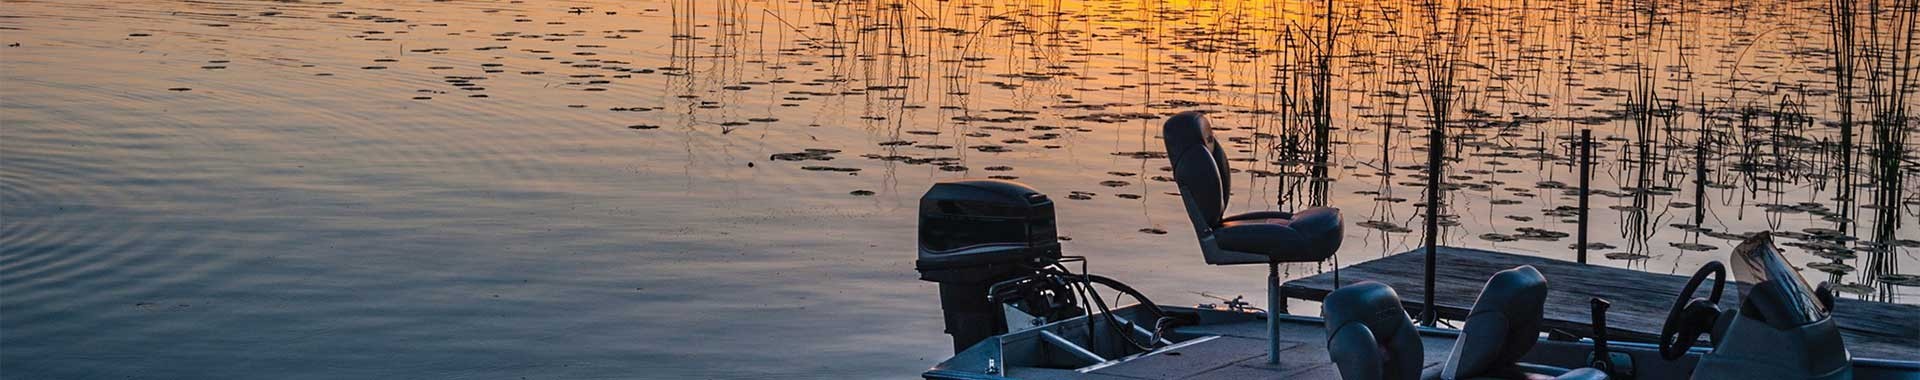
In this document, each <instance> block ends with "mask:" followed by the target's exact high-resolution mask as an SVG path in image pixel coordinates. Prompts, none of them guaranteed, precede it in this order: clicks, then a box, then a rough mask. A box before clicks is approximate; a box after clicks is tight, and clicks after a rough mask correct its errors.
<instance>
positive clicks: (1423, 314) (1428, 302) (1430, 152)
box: [1420, 126, 1446, 327]
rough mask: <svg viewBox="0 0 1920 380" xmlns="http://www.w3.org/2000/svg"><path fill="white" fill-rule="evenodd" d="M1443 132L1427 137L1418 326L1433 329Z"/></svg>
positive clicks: (1443, 144)
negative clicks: (1424, 246)
mask: <svg viewBox="0 0 1920 380" xmlns="http://www.w3.org/2000/svg"><path fill="white" fill-rule="evenodd" d="M1445 134H1446V130H1445V129H1443V128H1442V127H1439V126H1435V127H1434V128H1433V131H1432V132H1430V133H1428V134H1427V137H1428V138H1427V236H1426V237H1427V263H1426V264H1427V268H1426V285H1427V288H1426V291H1425V293H1426V294H1424V295H1422V298H1425V299H1424V302H1425V303H1422V304H1421V306H1420V323H1421V324H1423V325H1426V326H1427V327H1433V326H1434V325H1435V322H1437V321H1438V319H1439V317H1440V316H1439V314H1438V313H1437V312H1435V311H1434V309H1435V308H1434V306H1433V294H1434V287H1433V277H1434V274H1433V272H1434V265H1435V262H1436V261H1437V260H1439V259H1440V248H1439V245H1440V177H1441V176H1442V175H1443V174H1442V173H1441V172H1440V168H1441V162H1440V161H1441V160H1442V159H1445V158H1446V153H1445V152H1444V151H1445V150H1446V135H1445Z"/></svg>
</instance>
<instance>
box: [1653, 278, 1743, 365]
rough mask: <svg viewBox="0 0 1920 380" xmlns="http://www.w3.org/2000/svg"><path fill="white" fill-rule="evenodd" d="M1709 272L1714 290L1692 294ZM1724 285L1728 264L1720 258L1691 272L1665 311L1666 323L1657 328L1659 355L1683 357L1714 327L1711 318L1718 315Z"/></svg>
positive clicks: (1717, 317)
mask: <svg viewBox="0 0 1920 380" xmlns="http://www.w3.org/2000/svg"><path fill="white" fill-rule="evenodd" d="M1708 274H1712V275H1713V292H1711V293H1708V294H1709V295H1708V297H1707V298H1700V297H1694V296H1693V293H1694V292H1695V291H1698V290H1699V289H1700V283H1701V282H1704V281H1706V279H1707V275H1708ZM1726 284H1727V267H1726V265H1724V264H1721V263H1720V262H1719V261H1712V262H1708V263H1707V265H1703V266H1701V267H1700V270H1699V271H1696V272H1693V278H1690V279H1687V286H1686V287H1685V288H1681V289H1680V297H1679V298H1677V299H1675V300H1674V301H1673V309H1670V310H1668V311H1667V323H1666V324H1665V325H1663V326H1662V327H1661V328H1660V356H1661V357H1663V358H1666V359H1667V360H1675V359H1679V358H1680V357H1681V356H1686V354H1687V351H1688V350H1691V349H1693V345H1694V343H1695V342H1698V341H1699V340H1700V336H1701V335H1706V334H1707V333H1708V332H1709V331H1712V330H1713V325H1714V321H1715V320H1717V319H1719V318H1720V294H1721V292H1722V291H1723V290H1724V289H1725V287H1726ZM1717 343H1718V342H1716V344H1717Z"/></svg>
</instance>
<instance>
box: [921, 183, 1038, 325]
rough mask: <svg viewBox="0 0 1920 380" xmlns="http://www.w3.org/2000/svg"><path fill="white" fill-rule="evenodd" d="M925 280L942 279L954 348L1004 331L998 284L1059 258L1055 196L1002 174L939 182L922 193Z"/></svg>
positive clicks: (943, 309) (943, 302) (942, 298)
mask: <svg viewBox="0 0 1920 380" xmlns="http://www.w3.org/2000/svg"><path fill="white" fill-rule="evenodd" d="M919 219H920V226H919V255H918V258H919V259H918V260H917V261H915V262H914V269H915V270H918V271H919V272H920V279H921V280H925V281H929V282H935V283H939V284H940V307H941V313H942V314H943V316H944V317H945V320H946V331H947V334H949V335H952V336H953V346H954V352H959V351H961V350H965V349H966V348H967V347H970V346H973V344H975V343H978V342H980V341H981V340H984V339H986V338H988V337H991V336H994V335H999V334H1003V333H1006V331H1007V326H1006V321H1005V320H1004V319H1003V316H1002V311H1001V309H1000V307H999V306H998V303H997V302H993V301H992V300H990V299H989V298H988V289H989V288H990V287H992V286H993V284H995V283H999V282H1002V281H1006V280H1010V279H1014V278H1019V277H1026V276H1031V275H1032V274H1034V272H1035V269H1034V268H1040V267H1044V266H1047V265H1052V264H1053V263H1055V262H1058V261H1059V260H1060V241H1059V234H1058V232H1057V231H1056V230H1055V228H1054V227H1055V225H1054V213H1053V200H1051V199H1048V198H1047V196H1046V194H1041V193H1040V192H1039V191H1037V190H1034V189H1033V188H1032V187H1029V186H1027V185H1024V184H1020V183H1017V182H1012V181H1001V180H952V181H944V182H940V183H936V184H934V185H933V188H931V189H928V190H927V193H926V195H924V196H922V197H921V198H920V216H919Z"/></svg>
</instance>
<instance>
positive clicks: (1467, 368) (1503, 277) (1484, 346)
mask: <svg viewBox="0 0 1920 380" xmlns="http://www.w3.org/2000/svg"><path fill="white" fill-rule="evenodd" d="M1546 303H1547V277H1546V276H1544V275H1541V274H1540V271H1539V270H1536V269H1533V266H1531V265H1522V266H1519V267H1515V268H1513V269H1508V270H1503V271H1500V272H1499V273H1494V274H1493V278H1491V279H1488V280H1487V286H1486V287H1484V288H1481V289H1480V298H1479V299H1477V300H1474V302H1473V311H1471V312H1468V313H1467V321H1466V326H1465V327H1464V328H1462V329H1461V331H1460V339H1459V340H1457V341H1455V342H1454V344H1453V351H1452V352H1451V353H1450V354H1449V355H1447V366H1446V369H1445V370H1443V371H1442V372H1441V377H1442V378H1445V379H1463V378H1472V377H1476V376H1480V375H1483V374H1486V373H1489V372H1492V371H1498V370H1505V369H1509V368H1511V367H1513V365H1514V363H1516V362H1518V361H1519V360H1520V357H1521V356H1525V355H1526V354H1527V351H1528V350H1532V349H1533V344H1534V342H1536V341H1537V340H1538V339H1539V338H1540V321H1541V318H1542V317H1543V314H1544V313H1545V310H1544V309H1545V307H1546Z"/></svg>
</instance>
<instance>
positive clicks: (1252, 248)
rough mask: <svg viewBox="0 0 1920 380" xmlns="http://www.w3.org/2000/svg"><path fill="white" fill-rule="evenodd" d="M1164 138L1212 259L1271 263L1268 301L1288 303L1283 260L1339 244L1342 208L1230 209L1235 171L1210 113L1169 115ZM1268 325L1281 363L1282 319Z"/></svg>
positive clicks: (1304, 258) (1271, 348)
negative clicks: (1282, 281) (1283, 285)
mask: <svg viewBox="0 0 1920 380" xmlns="http://www.w3.org/2000/svg"><path fill="white" fill-rule="evenodd" d="M1162 138H1163V139H1165V140H1166V143H1167V159H1168V160H1170V161H1172V162H1173V181H1174V183H1176V184H1178V185H1179V187H1180V198H1181V200H1182V201H1184V202H1185V203H1186V206H1187V217H1188V218H1190V219H1192V220H1193V230H1194V234H1195V235H1196V236H1197V237H1198V238H1199V239H1200V252H1201V254H1202V255H1204V256H1205V257H1206V260H1207V264H1213V265H1236V264H1261V263H1265V264H1267V307H1268V308H1269V309H1271V310H1272V312H1276V313H1277V312H1279V311H1280V310H1282V309H1284V307H1282V306H1281V304H1280V302H1281V301H1280V299H1279V294H1280V292H1279V288H1280V263H1293V262H1317V261H1322V260H1326V259H1327V258H1328V257H1332V256H1333V254H1334V252H1336V251H1339V250H1340V239H1341V236H1342V233H1343V232H1342V226H1341V222H1340V210H1338V209H1334V208H1328V207H1315V208H1310V209H1307V210H1306V211H1301V212H1298V213H1289V212H1281V211H1258V212H1250V213H1245V214H1239V215H1231V216H1229V215H1225V214H1226V208H1227V202H1228V200H1229V199H1230V198H1231V197H1232V194H1231V191H1232V188H1233V186H1232V182H1233V181H1232V176H1231V174H1232V172H1231V170H1230V169H1229V168H1228V167H1227V151H1226V149H1225V148H1224V147H1222V146H1220V141H1219V140H1215V139H1214V138H1213V130H1212V126H1211V125H1209V124H1208V122H1207V118H1206V116H1205V115H1203V114H1201V113H1199V112H1183V113H1180V114H1178V115H1174V116H1173V117H1172V118H1169V119H1167V123H1166V126H1165V129H1164V130H1163V134H1162ZM1267 329H1268V330H1269V331H1268V334H1269V337H1268V339H1269V340H1270V341H1269V342H1268V345H1267V351H1268V352H1267V363H1269V364H1272V363H1277V362H1278V356H1277V355H1276V351H1278V350H1279V342H1278V340H1276V339H1274V337H1276V336H1278V335H1279V334H1278V330H1279V322H1278V319H1277V318H1267Z"/></svg>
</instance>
